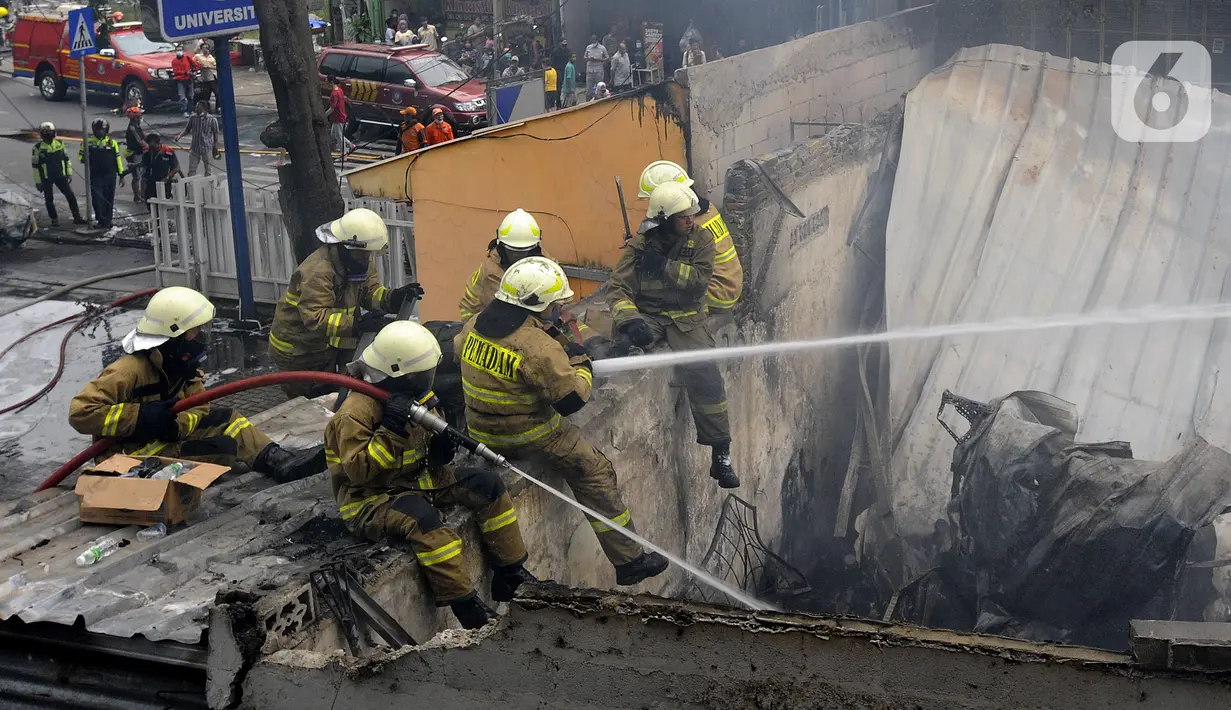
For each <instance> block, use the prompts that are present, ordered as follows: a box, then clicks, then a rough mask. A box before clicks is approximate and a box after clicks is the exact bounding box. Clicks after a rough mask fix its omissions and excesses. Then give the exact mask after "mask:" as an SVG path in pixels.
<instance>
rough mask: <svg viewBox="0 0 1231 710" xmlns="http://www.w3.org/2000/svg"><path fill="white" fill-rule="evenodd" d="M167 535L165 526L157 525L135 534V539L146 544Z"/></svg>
mask: <svg viewBox="0 0 1231 710" xmlns="http://www.w3.org/2000/svg"><path fill="white" fill-rule="evenodd" d="M166 534H167V524H166V523H157V524H155V525H151V526H149V527H148V528H145V529H144V530H142V531H140V532H138V533H137V539H138V540H140V541H142V542H146V541H149V540H157V539H158V538H160V537H164V536H165V535H166Z"/></svg>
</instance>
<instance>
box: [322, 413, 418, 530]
mask: <svg viewBox="0 0 1231 710" xmlns="http://www.w3.org/2000/svg"><path fill="white" fill-rule="evenodd" d="M383 415H384V407H383V406H382V405H381V403H380V402H377V401H376V400H375V399H372V398H371V397H368V396H367V395H363V394H359V393H358V392H352V393H351V394H350V396H348V397H347V398H346V401H345V402H343V403H342V407H341V408H340V409H338V412H337V413H336V414H334V415H333V417H331V418H330V419H329V423H328V424H326V425H325V461H326V463H327V464H328V466H329V477H330V481H331V483H332V486H333V494H334V498H335V499H336V500H337V502H338V509H339V511H340V512H341V514H342V519H343V520H350V519H351V518H354V517H355V516H357V515H358V514H359V513H360V512H362V508H363V506H364V505H365V504H366V503H368V502H371V501H372V500H374V499H377V498H379V497H380V496H382V495H383V496H388V495H393V494H397V493H401V492H405V491H409V490H416V489H430V488H432V487H433V486H434V484H433V482H432V475H431V472H430V471H429V470H428V459H427V454H428V446H429V444H430V443H431V440H432V434H431V433H430V432H428V431H427V430H425V429H420V428H419V427H417V426H414V425H413V424H407V426H406V428H407V434H408V435H407V436H404V437H403V436H399V435H398V434H395V433H393V432H391V431H389V430H388V429H386V428H384V427H383V426H381V425H380V419H381V417H382V416H383Z"/></svg>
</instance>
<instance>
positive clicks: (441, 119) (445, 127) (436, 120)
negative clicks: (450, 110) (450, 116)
mask: <svg viewBox="0 0 1231 710" xmlns="http://www.w3.org/2000/svg"><path fill="white" fill-rule="evenodd" d="M423 133H424V135H425V136H426V138H427V144H428V145H436V144H437V143H447V142H449V141H451V140H453V126H450V125H449V122H448V121H446V120H445V110H444V109H442V108H441V107H439V106H437V107H435V108H433V109H432V122H431V123H429V124H427V128H425V129H424V130H423Z"/></svg>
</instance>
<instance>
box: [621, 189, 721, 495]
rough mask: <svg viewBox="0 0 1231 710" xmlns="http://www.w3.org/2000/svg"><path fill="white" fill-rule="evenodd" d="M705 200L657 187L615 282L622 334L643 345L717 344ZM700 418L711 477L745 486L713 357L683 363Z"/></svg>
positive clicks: (675, 347) (700, 346)
mask: <svg viewBox="0 0 1231 710" xmlns="http://www.w3.org/2000/svg"><path fill="white" fill-rule="evenodd" d="M700 212H701V206H700V204H699V200H698V199H697V196H696V194H695V193H693V191H692V189H691V188H688V187H685V186H684V185H683V184H681V183H678V182H674V181H672V182H667V183H664V184H662V185H659V186H658V187H656V188H654V192H653V194H651V195H650V207H649V210H648V211H647V213H646V220H645V221H644V222H642V224H641V227H640V229H639V230H638V231H639V232H640V233H639V234H638V235H637V236H636V237H633V239H632V240H631V241H629V243H628V244H627V245H625V247H624V254H623V256H621V257H620V261H619V263H618V264H616V267H615V270H614V271H612V272H611V280H610V281H608V288H609V289H610V300H611V317H612V320H613V321H614V323H615V331H616V334H617V337H618V338H623V339H626V340H627V341H628V342H629V343H631V344H632V345H635V346H637V347H640V348H649V347H650V346H652V345H654V344H656V343H660V342H663V341H665V342H666V344H667V346H668V347H670V348H671V349H672V350H702V349H705V348H712V347H714V335H713V333H712V332H711V331H710V327H709V323H708V317H707V306H706V293H707V290H708V288H709V285H710V283H711V278H712V276H713V273H714V261H715V256H716V254H715V251H714V245H715V242H714V239H712V238H711V236H710V233H709V232H707V231H705V230H704V229H702V228H701V226H700V225H699V224H697V222H696V217H697V215H698V214H699V213H700ZM676 373H677V374H676V377H677V378H678V379H680V380H682V381H683V383H684V390H685V391H686V392H687V393H688V404H689V407H690V409H692V418H693V421H694V422H695V423H696V425H697V443H698V444H701V445H702V446H709V447H711V460H710V477H712V478H714V479H715V480H717V481H718V485H719V486H721V487H723V488H738V487H739V477H738V476H736V475H735V470H734V468H733V466H732V464H731V424H730V420H729V419H728V417H727V395H726V389H725V387H724V386H723V381H722V373H721V372H720V371H719V370H718V366H717V365H715V364H714V363H712V362H706V363H700V364H695V365H681V366H680V367H678V368H677V369H676Z"/></svg>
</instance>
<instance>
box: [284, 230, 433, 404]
mask: <svg viewBox="0 0 1231 710" xmlns="http://www.w3.org/2000/svg"><path fill="white" fill-rule="evenodd" d="M316 238H317V239H319V240H320V241H321V242H323V243H324V245H323V246H321V247H320V248H318V249H317V250H316V251H315V252H313V253H312V255H311V256H309V257H308V258H307V259H305V260H304V262H303V263H302V264H300V265H299V268H298V269H296V271H295V273H294V274H293V275H292V276H291V283H290V285H289V286H287V289H286V293H284V294H282V299H281V300H280V301H278V307H277V310H276V311H275V312H274V323H273V327H271V328H270V330H269V358H270V360H272V361H273V363H274V365H275V366H277V367H278V369H279V370H282V371H284V372H286V371H297V370H313V371H318V372H338V371H340V370H341V369H342V368H343V367H345V366H346V364H347V363H348V362H350V360H351V358H352V357H353V355H354V350H355V348H356V347H357V345H358V338H359V336H360V335H361V334H363V333H376V332H378V331H380V329H381V328H383V327H384V326H385V325H386V324H388V323H389V322H391V321H392V320H394V319H395V318H396V315H395V314H396V313H397V312H398V311H399V310H400V309H401V308H402V305H403V304H404V303H405V302H406V299H407V298H409V297H411V295H412V294H414V295H416V296H421V295H423V290H422V289H421V288H419V284H417V283H412V284H407V285H405V286H402V287H400V288H395V289H388V288H385V287H384V286H382V285H381V284H380V280H379V277H378V276H377V274H376V263H375V261H374V260H373V258H372V257H373V255H376V254H381V253H384V252H385V251H386V250H387V249H388V247H389V229H388V228H387V227H386V226H385V221H384V220H383V219H381V217H380V215H378V214H376V213H375V212H373V211H372V210H369V209H364V208H358V209H353V210H351V211H349V212H347V213H346V214H344V215H342V217H341V218H340V219H336V220H334V221H332V222H329V223H327V224H323V225H321V226H320V227H319V228H318V229H317V230H316ZM360 307H362V308H364V309H366V311H367V312H365V313H362V314H361V313H359V308H360ZM282 389H283V390H284V391H285V392H286V394H287V396H290V397H298V396H301V395H303V396H312V395H315V394H322V393H324V392H325V391H328V389H329V388H326V387H320V386H313V385H307V384H288V385H283V386H282Z"/></svg>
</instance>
